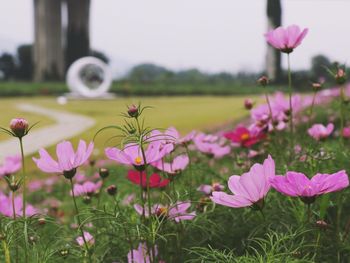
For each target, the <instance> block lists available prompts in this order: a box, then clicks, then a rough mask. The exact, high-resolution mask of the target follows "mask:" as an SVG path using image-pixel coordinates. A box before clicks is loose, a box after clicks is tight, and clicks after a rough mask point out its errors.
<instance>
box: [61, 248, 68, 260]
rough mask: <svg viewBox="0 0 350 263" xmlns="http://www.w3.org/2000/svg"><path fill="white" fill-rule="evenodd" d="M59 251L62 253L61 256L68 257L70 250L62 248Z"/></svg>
mask: <svg viewBox="0 0 350 263" xmlns="http://www.w3.org/2000/svg"><path fill="white" fill-rule="evenodd" d="M59 253H60V256H61V257H63V258H66V257H67V256H68V255H69V250H68V249H61V250H60V251H59Z"/></svg>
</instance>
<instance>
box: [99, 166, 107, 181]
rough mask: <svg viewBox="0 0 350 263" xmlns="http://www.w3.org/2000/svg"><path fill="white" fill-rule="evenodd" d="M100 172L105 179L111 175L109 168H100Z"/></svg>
mask: <svg viewBox="0 0 350 263" xmlns="http://www.w3.org/2000/svg"><path fill="white" fill-rule="evenodd" d="M98 173H99V175H100V177H101V178H102V179H105V178H107V177H108V176H109V170H108V169H107V168H100V170H99V171H98Z"/></svg>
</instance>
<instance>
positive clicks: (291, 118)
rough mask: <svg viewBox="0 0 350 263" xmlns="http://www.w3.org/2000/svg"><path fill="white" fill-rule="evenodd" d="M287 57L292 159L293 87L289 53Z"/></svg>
mask: <svg viewBox="0 0 350 263" xmlns="http://www.w3.org/2000/svg"><path fill="white" fill-rule="evenodd" d="M287 58H288V89H289V111H290V135H291V136H290V142H291V149H290V150H291V154H290V155H291V160H292V159H293V154H294V123H293V102H292V96H293V89H292V71H291V68H290V55H289V54H288V55H287Z"/></svg>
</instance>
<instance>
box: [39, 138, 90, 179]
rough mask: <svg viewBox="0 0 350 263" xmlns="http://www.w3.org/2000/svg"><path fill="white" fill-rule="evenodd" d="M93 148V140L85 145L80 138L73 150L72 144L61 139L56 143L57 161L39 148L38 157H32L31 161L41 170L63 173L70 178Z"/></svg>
mask: <svg viewBox="0 0 350 263" xmlns="http://www.w3.org/2000/svg"><path fill="white" fill-rule="evenodd" d="M93 148H94V144H93V142H90V144H89V145H88V146H87V145H86V142H85V141H83V140H80V142H79V145H78V149H77V151H76V152H74V149H73V146H72V144H71V143H70V142H68V141H63V142H61V143H59V144H57V147H56V155H57V159H58V161H57V162H56V161H55V160H53V159H52V157H51V156H50V155H49V154H48V152H47V151H46V150H45V149H40V150H39V154H40V158H39V159H37V158H33V161H34V162H35V163H36V165H37V166H38V168H39V169H40V170H42V171H43V172H46V173H63V175H64V176H65V177H66V178H68V179H71V178H73V177H74V175H75V173H76V169H77V168H78V167H79V166H81V165H82V164H84V162H85V161H86V160H87V159H88V158H89V157H90V155H91V153H92V150H93Z"/></svg>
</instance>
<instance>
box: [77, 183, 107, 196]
mask: <svg viewBox="0 0 350 263" xmlns="http://www.w3.org/2000/svg"><path fill="white" fill-rule="evenodd" d="M101 186H102V181H99V182H97V183H93V182H90V181H87V182H85V183H83V184H74V187H73V191H74V195H75V196H82V195H85V196H86V195H87V196H92V195H94V194H96V193H97V192H98V191H99V190H100V188H101ZM71 195H72V192H71Z"/></svg>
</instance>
